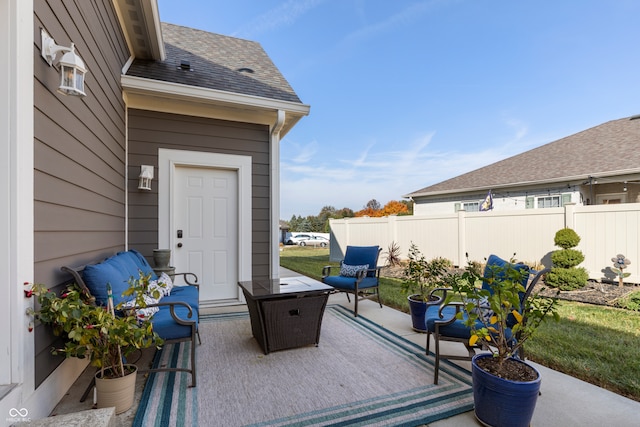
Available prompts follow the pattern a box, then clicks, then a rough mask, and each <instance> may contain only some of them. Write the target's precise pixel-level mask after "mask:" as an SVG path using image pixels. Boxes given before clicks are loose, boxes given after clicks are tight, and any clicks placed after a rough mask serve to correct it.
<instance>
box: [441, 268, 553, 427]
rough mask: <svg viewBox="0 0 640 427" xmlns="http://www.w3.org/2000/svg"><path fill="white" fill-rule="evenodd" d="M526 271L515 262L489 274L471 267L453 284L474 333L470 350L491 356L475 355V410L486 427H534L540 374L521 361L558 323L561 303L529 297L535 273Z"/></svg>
mask: <svg viewBox="0 0 640 427" xmlns="http://www.w3.org/2000/svg"><path fill="white" fill-rule="evenodd" d="M470 265H471V264H470ZM523 267H525V266H524V265H522V264H515V261H514V259H513V258H512V259H511V260H510V261H509V262H508V263H505V264H504V266H499V265H489V266H488V267H487V268H488V269H489V272H488V273H489V274H487V271H485V274H484V275H482V274H480V270H479V269H478V268H472V267H467V268H466V270H465V271H464V273H462V274H452V275H450V276H449V277H448V279H447V282H448V284H449V285H450V286H451V288H452V289H453V291H454V293H455V294H456V296H457V298H456V299H459V300H460V301H462V303H461V305H462V307H463V311H461V312H459V313H458V317H459V318H461V319H464V323H465V325H466V326H467V327H469V328H470V329H471V336H470V338H469V345H470V346H481V347H483V348H485V349H488V350H489V351H490V352H489V353H481V354H477V355H475V356H474V357H473V359H472V362H471V364H472V381H473V393H474V410H475V414H476V417H477V418H478V420H480V421H481V422H482V423H483V424H484V425H489V426H510V427H517V426H528V425H529V423H530V421H531V418H532V416H533V410H534V408H535V403H536V400H537V397H538V394H539V390H540V373H539V372H538V371H537V370H536V369H535V368H534V367H533V366H531V365H530V364H528V363H526V362H525V361H523V360H521V359H519V358H518V356H521V355H522V352H521V349H522V347H523V345H524V344H525V342H526V341H527V340H528V339H529V338H531V337H532V336H533V335H534V333H535V331H536V329H537V328H538V326H540V324H542V322H543V321H544V320H545V319H547V317H548V316H552V317H553V318H555V319H556V320H557V319H558V313H557V311H556V299H555V298H544V297H540V296H539V295H538V293H537V292H536V293H535V294H532V295H529V297H528V298H525V295H526V294H525V292H526V289H525V287H524V286H523V281H524V283H526V279H527V278H528V276H529V270H528V268H523ZM525 275H526V277H525ZM463 313H464V314H463Z"/></svg>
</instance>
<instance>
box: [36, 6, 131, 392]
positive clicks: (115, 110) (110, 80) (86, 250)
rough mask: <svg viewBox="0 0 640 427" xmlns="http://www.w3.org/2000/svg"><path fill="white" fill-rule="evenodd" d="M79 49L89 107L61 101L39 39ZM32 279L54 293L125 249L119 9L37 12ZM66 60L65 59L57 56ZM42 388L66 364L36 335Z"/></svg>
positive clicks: (123, 49) (46, 338)
mask: <svg viewBox="0 0 640 427" xmlns="http://www.w3.org/2000/svg"><path fill="white" fill-rule="evenodd" d="M41 28H44V29H45V30H46V31H47V33H49V35H50V36H51V37H53V38H54V39H55V41H56V43H57V44H59V45H63V46H70V44H71V43H72V42H73V43H75V45H76V52H77V54H78V55H79V56H80V57H81V58H82V59H83V60H84V62H85V64H86V66H87V68H88V73H87V76H86V81H85V92H86V94H87V96H86V97H84V98H79V97H73V96H65V95H62V94H59V93H58V92H57V88H58V85H59V83H60V73H59V71H58V69H57V67H50V66H49V65H48V64H47V63H46V61H45V60H44V59H43V58H42V57H41V56H40V50H41V46H40V45H41V38H40V29H41ZM33 40H34V51H33V55H34V228H35V230H34V247H35V249H34V258H35V265H34V278H35V281H36V282H40V283H45V284H48V285H50V286H52V287H54V286H55V285H59V284H61V283H62V282H64V281H65V280H68V277H67V276H65V275H64V274H63V273H62V272H61V271H60V267H61V266H62V265H81V264H84V263H87V262H89V261H94V260H96V259H100V258H101V257H103V256H106V255H109V254H111V253H113V252H114V251H116V250H120V249H123V248H124V243H125V231H124V227H125V188H124V186H125V185H124V184H125V178H124V176H125V107H124V102H123V99H122V90H121V87H120V74H121V69H122V66H123V65H124V63H125V62H126V60H127V58H128V56H129V54H128V49H127V46H126V43H125V40H124V37H123V35H122V32H121V30H120V27H119V24H118V20H117V17H116V14H115V12H114V10H113V7H112V3H111V2H102V1H87V0H75V1H64V2H63V1H59V0H58V1H56V0H50V1H36V2H34V28H33ZM59 55H60V54H59ZM35 340H36V348H35V351H36V385H37V384H40V383H41V382H42V380H43V379H44V378H46V376H48V375H49V373H50V372H51V371H52V370H53V368H55V366H56V365H57V364H58V363H59V360H52V358H51V357H50V354H49V349H50V347H51V336H50V334H48V333H46V331H45V330H44V328H42V327H40V328H37V329H36V333H35Z"/></svg>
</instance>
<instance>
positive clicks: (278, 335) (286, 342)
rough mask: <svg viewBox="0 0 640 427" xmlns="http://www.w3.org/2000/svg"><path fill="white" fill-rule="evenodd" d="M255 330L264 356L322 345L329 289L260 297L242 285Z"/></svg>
mask: <svg viewBox="0 0 640 427" xmlns="http://www.w3.org/2000/svg"><path fill="white" fill-rule="evenodd" d="M240 286H241V287H242V290H243V293H244V296H245V299H246V301H247V307H248V309H249V317H250V318H251V331H252V333H253V336H254V337H255V339H256V341H258V344H260V347H261V348H262V351H264V354H269V352H272V351H277V350H285V349H289V348H295V347H303V346H306V345H312V344H313V345H318V343H319V341H320V328H321V326H322V316H323V315H324V309H325V307H326V305H327V300H328V298H329V290H316V291H305V292H290V293H277V294H271V295H260V296H259V297H256V296H255V295H253V294H251V293H250V292H248V291H247V289H245V287H244V286H242V284H240Z"/></svg>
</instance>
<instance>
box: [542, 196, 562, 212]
mask: <svg viewBox="0 0 640 427" xmlns="http://www.w3.org/2000/svg"><path fill="white" fill-rule="evenodd" d="M560 206H562V205H561V204H560V196H548V197H538V209H542V208H559V207H560Z"/></svg>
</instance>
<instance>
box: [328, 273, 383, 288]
mask: <svg viewBox="0 0 640 427" xmlns="http://www.w3.org/2000/svg"><path fill="white" fill-rule="evenodd" d="M322 281H323V282H324V283H326V284H327V285H329V286H333V287H334V288H336V289H345V290H355V288H356V279H355V277H346V276H327V277H325V278H324V279H322ZM376 286H378V279H377V278H376V277H364V278H363V279H362V281H361V282H360V283H359V284H358V289H365V288H375V287H376Z"/></svg>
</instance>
